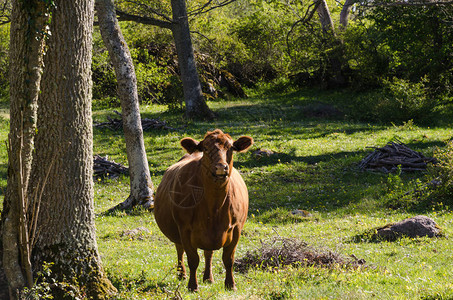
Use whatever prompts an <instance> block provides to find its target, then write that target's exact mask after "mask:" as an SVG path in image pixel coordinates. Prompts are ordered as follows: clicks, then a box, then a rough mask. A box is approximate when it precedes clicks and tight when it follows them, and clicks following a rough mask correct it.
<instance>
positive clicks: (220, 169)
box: [215, 163, 228, 175]
mask: <svg viewBox="0 0 453 300" xmlns="http://www.w3.org/2000/svg"><path fill="white" fill-rule="evenodd" d="M215 174H216V175H227V174H228V165H227V164H221V163H219V164H217V165H216V171H215Z"/></svg>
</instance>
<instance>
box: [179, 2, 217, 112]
mask: <svg viewBox="0 0 453 300" xmlns="http://www.w3.org/2000/svg"><path fill="white" fill-rule="evenodd" d="M171 9H172V14H173V22H174V24H173V27H172V32H173V38H174V40H175V46H176V52H177V54H178V63H179V70H180V72H181V81H182V85H183V91H184V101H185V104H186V114H187V116H188V117H189V118H194V117H195V118H205V119H212V118H214V113H213V112H212V111H211V110H210V109H209V107H208V106H207V104H206V102H205V100H204V97H203V93H202V91H201V84H200V79H199V77H198V71H197V67H196V63H195V57H194V54H193V47H192V40H191V38H190V29H189V20H188V17H187V8H186V3H185V0H171Z"/></svg>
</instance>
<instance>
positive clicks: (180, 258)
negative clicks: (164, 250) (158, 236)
mask: <svg viewBox="0 0 453 300" xmlns="http://www.w3.org/2000/svg"><path fill="white" fill-rule="evenodd" d="M175 246H176V253H177V255H178V267H177V271H178V279H180V280H181V279H184V278H186V267H185V266H184V248H183V246H182V245H181V244H175Z"/></svg>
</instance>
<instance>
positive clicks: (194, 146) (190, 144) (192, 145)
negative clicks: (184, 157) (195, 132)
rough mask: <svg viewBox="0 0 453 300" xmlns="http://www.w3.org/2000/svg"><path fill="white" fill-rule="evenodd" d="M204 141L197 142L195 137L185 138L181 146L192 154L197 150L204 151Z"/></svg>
mask: <svg viewBox="0 0 453 300" xmlns="http://www.w3.org/2000/svg"><path fill="white" fill-rule="evenodd" d="M202 143H203V142H197V141H196V140H194V139H193V138H183V139H182V140H181V146H182V147H183V148H184V149H186V151H187V153H189V154H192V153H194V152H197V151H202V150H203V147H202Z"/></svg>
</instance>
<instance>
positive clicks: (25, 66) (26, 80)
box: [0, 1, 48, 299]
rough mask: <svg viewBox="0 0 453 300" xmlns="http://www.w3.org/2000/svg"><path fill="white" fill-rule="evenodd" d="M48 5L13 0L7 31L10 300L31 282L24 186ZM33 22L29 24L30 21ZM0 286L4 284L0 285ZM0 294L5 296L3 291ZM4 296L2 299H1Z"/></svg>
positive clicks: (4, 265)
mask: <svg viewBox="0 0 453 300" xmlns="http://www.w3.org/2000/svg"><path fill="white" fill-rule="evenodd" d="M46 12H47V7H46V4H45V2H43V1H28V2H25V1H13V7H12V13H11V29H10V32H11V34H10V115H11V118H10V133H9V148H8V157H9V159H8V184H7V191H6V195H5V200H4V202H3V212H2V222H1V233H2V234H1V236H2V238H1V239H0V253H1V255H0V273H2V272H3V271H4V272H5V273H4V274H5V275H6V276H0V278H3V279H6V280H7V281H8V286H9V294H10V297H11V298H12V299H15V298H16V296H17V292H18V290H21V289H22V288H24V287H25V286H28V287H31V286H32V285H33V278H32V270H31V263H30V244H29V241H30V240H29V238H30V237H29V235H28V234H29V230H28V228H29V225H30V223H29V220H27V211H26V205H27V204H28V202H29V201H28V199H27V198H26V194H27V185H28V181H29V177H30V171H31V164H32V151H33V141H34V134H35V129H36V111H37V101H38V95H39V86H40V80H41V72H42V57H43V52H44V34H45V32H46V30H45V25H46V23H47V21H48V15H47V14H46ZM30 20H33V22H30ZM0 286H5V285H4V283H0ZM0 297H4V298H5V297H7V295H6V294H2V295H0ZM2 299H3V298H2Z"/></svg>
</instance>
